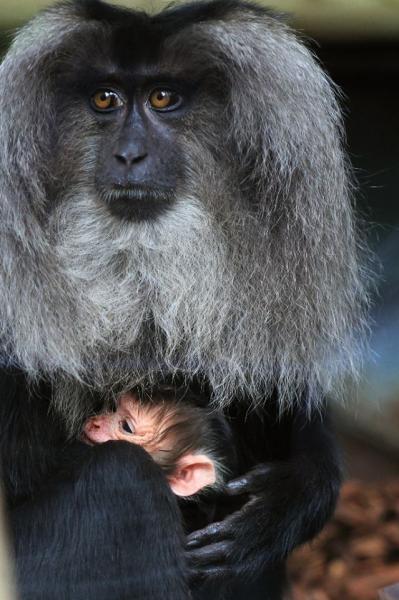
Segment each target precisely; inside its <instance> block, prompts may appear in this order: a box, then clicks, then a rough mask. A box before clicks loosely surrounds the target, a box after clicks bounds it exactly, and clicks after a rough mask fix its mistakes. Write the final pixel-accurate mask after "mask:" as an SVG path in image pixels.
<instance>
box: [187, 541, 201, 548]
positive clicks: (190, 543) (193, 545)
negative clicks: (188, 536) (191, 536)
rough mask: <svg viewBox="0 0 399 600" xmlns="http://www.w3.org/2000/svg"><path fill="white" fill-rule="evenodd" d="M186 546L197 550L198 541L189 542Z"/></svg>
mask: <svg viewBox="0 0 399 600" xmlns="http://www.w3.org/2000/svg"><path fill="white" fill-rule="evenodd" d="M186 546H187V548H195V547H196V546H198V542H197V540H188V542H186Z"/></svg>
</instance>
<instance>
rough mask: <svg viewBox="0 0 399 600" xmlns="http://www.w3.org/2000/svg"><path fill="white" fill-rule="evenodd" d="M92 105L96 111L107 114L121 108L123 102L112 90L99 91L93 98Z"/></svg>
mask: <svg viewBox="0 0 399 600" xmlns="http://www.w3.org/2000/svg"><path fill="white" fill-rule="evenodd" d="M91 104H92V106H93V108H94V110H97V111H104V112H107V111H111V110H115V109H116V108H120V107H121V106H122V105H123V101H122V99H121V98H120V97H119V96H118V94H117V93H116V92H113V91H112V90H98V91H97V92H96V93H95V94H93V96H92V97H91Z"/></svg>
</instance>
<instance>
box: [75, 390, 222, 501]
mask: <svg viewBox="0 0 399 600" xmlns="http://www.w3.org/2000/svg"><path fill="white" fill-rule="evenodd" d="M214 419H215V417H214V416H212V414H211V413H210V412H209V410H207V409H205V408H201V407H198V406H195V405H193V404H190V403H188V402H186V401H180V402H178V401H177V400H176V399H170V398H167V397H165V394H163V393H158V394H154V395H153V397H152V401H151V402H146V403H142V402H141V401H140V399H139V397H138V396H137V395H136V394H135V393H127V394H123V395H122V396H121V397H120V398H119V401H118V405H117V408H116V411H115V412H112V413H104V414H100V415H97V416H95V417H92V418H90V419H89V420H88V421H87V422H86V424H85V426H84V429H83V439H84V441H86V442H88V443H91V444H101V443H103V442H107V441H110V440H119V441H126V442H130V443H132V444H138V445H140V446H142V447H143V448H144V449H145V450H146V451H147V452H148V453H149V454H150V455H151V456H152V458H153V459H154V461H155V462H156V463H157V464H159V465H160V467H161V468H162V469H163V470H164V472H165V474H166V476H167V479H168V481H169V483H170V486H171V488H172V490H173V492H174V493H175V494H177V495H178V496H191V495H193V494H195V493H197V492H198V491H199V490H201V489H202V488H204V487H206V486H210V485H214V484H216V483H217V480H218V479H219V475H220V469H221V465H220V464H219V460H218V459H217V458H216V456H215V453H214V450H215V447H216V445H217V444H216V439H215V431H214V425H213V421H214Z"/></svg>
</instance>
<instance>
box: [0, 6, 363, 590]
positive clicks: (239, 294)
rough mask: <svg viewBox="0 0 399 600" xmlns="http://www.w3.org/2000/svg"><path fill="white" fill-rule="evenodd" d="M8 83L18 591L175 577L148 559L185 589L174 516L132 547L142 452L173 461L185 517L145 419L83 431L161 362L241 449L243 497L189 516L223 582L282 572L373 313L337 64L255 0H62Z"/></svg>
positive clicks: (37, 24)
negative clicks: (158, 7) (137, 431)
mask: <svg viewBox="0 0 399 600" xmlns="http://www.w3.org/2000/svg"><path fill="white" fill-rule="evenodd" d="M0 106H1V111H0V141H1V143H0V257H1V258H0V260H1V263H0V349H1V353H2V356H3V359H4V360H3V362H4V370H3V380H2V383H1V390H2V398H1V402H0V429H1V434H2V435H1V439H0V457H1V467H2V478H3V487H4V489H5V493H6V495H7V501H8V508H9V513H10V520H11V522H12V526H13V531H14V543H15V548H16V562H17V570H18V573H19V578H20V582H22V583H20V595H21V597H22V599H23V600H25V599H29V600H30V599H31V598H36V597H39V598H40V600H48V599H50V600H52V599H53V598H54V597H57V598H58V599H59V600H81V599H82V600H87V599H88V598H99V597H100V596H101V594H103V595H104V594H105V593H107V592H108V594H109V595H108V597H107V600H108V599H109V598H113V600H121V599H124V598H129V599H130V597H131V596H133V597H134V598H135V599H140V600H141V597H140V595H139V594H140V593H142V595H143V598H147V597H150V598H151V599H152V600H158V598H159V599H161V598H162V600H165V598H166V597H167V596H166V595H165V593H164V590H163V588H162V586H161V585H159V586H158V587H152V588H151V593H150V594H149V595H148V594H147V592H148V588H147V587H146V586H147V582H148V580H149V579H150V578H151V573H152V571H153V570H154V569H158V570H157V572H156V574H157V581H158V582H162V581H163V580H164V581H165V586H166V590H167V592H166V593H167V594H169V598H171V599H172V600H177V599H178V598H180V597H181V595H183V597H184V595H187V593H188V592H187V587H184V586H186V584H187V581H186V580H187V577H188V574H187V570H186V566H187V565H186V563H185V562H184V560H183V558H182V557H181V545H179V544H180V542H179V535H178V532H177V530H175V533H173V532H171V533H170V536H169V539H170V545H169V546H168V553H166V554H167V556H169V557H170V556H173V557H175V558H174V559H173V561H172V564H171V563H169V562H168V561H169V559H168V558H167V559H165V560H164V561H162V560H155V558H154V560H153V557H149V558H148V561H147V565H145V564H144V560H145V559H144V558H143V562H142V563H141V562H140V560H141V559H137V560H138V562H137V560H135V558H137V555H138V552H139V551H138V548H139V547H141V546H140V544H141V536H140V534H137V532H136V535H134V532H132V531H130V529H129V527H133V526H137V530H138V531H139V518H138V515H139V514H140V513H141V511H142V505H143V503H144V502H145V501H146V500H145V499H146V498H147V497H148V493H149V492H148V485H149V481H150V480H151V477H149V478H147V479H146V475H145V473H141V475H140V461H139V457H140V456H141V457H144V458H143V460H144V461H145V464H146V465H147V464H148V462H149V461H150V464H151V467H150V468H151V472H153V473H154V480H155V481H158V482H159V481H160V480H161V479H162V484H161V483H159V485H160V486H161V491H162V493H160V494H159V495H158V496H159V498H162V499H163V500H162V503H161V506H157V504H156V498H158V496H155V497H154V505H153V511H152V512H153V514H154V515H155V514H156V519H157V527H158V526H161V521H162V520H164V521H165V523H167V525H166V527H167V528H169V527H170V523H171V521H172V520H173V519H175V518H177V517H176V515H177V514H178V513H177V512H176V511H177V507H176V497H175V496H174V495H173V494H172V492H171V490H170V489H169V486H168V484H167V482H166V480H165V477H164V475H163V473H162V472H161V470H160V469H159V467H158V466H157V465H156V464H154V462H153V461H152V460H151V458H150V457H149V456H148V455H147V454H146V453H145V452H144V450H143V449H142V448H138V447H136V446H135V445H133V444H125V443H122V442H113V443H106V444H101V445H98V446H93V447H91V448H90V447H89V446H87V445H84V444H80V445H79V444H78V445H77V446H73V447H74V448H75V447H78V448H79V449H80V450H79V452H78V455H79V456H81V458H80V459H76V460H74V459H73V456H72V454H73V453H72V450H71V449H70V448H68V442H69V440H70V439H74V438H75V439H76V438H77V436H78V435H79V433H80V431H81V427H82V425H83V423H84V422H85V421H86V420H87V418H88V417H90V416H91V415H92V414H93V413H94V412H102V411H103V410H107V409H109V408H110V407H112V403H113V402H114V400H115V398H118V397H119V396H120V395H121V394H122V393H124V392H126V391H128V390H131V389H135V388H136V387H137V385H139V384H141V383H142V384H143V385H144V386H148V388H152V387H155V388H157V387H158V386H159V385H161V384H163V383H164V382H165V381H169V380H170V378H172V379H173V378H174V379H175V380H176V378H177V379H178V380H182V381H183V383H184V385H185V386H187V387H188V388H191V389H193V387H194V386H196V385H199V386H200V387H202V388H203V389H204V390H208V393H207V403H208V404H210V405H212V406H214V407H217V408H218V409H219V410H223V411H224V412H225V414H226V416H227V418H228V420H229V423H230V424H231V427H232V429H233V437H234V440H235V444H236V448H237V454H238V456H239V465H238V471H237V474H238V476H239V477H238V479H235V480H234V481H231V482H229V483H228V484H227V487H226V491H225V497H226V498H227V497H230V496H234V497H237V500H238V501H239V502H238V504H239V508H238V509H237V507H234V509H232V508H231V506H230V507H226V505H223V506H222V504H223V503H222V501H220V503H219V505H220V507H222V508H223V510H221V511H220V512H221V513H223V514H221V515H220V516H221V519H220V520H217V522H212V520H214V519H213V518H212V519H211V520H210V522H209V521H208V523H207V527H205V528H204V529H201V530H199V531H196V527H197V525H196V523H197V521H196V519H195V518H191V516H187V514H186V512H185V511H186V508H187V507H183V510H184V512H185V522H186V524H187V527H188V530H189V531H190V532H191V533H190V537H189V552H188V559H189V565H190V569H191V572H194V574H195V575H196V576H197V577H198V579H199V580H200V581H201V582H203V581H205V583H206V582H210V584H211V586H213V587H212V589H211V590H207V591H206V595H207V598H208V600H210V599H211V598H212V599H219V598H220V597H221V595H222V593H223V590H224V587H225V583H226V582H228V583H231V585H232V591H231V592H230V594H231V597H232V598H238V597H239V595H238V594H239V592H238V591H237V589H238V588H239V586H240V585H241V586H245V593H246V596H247V597H250V598H251V600H257V599H258V598H262V600H265V595H266V598H267V600H270V599H271V598H280V597H281V595H282V593H283V592H282V589H283V586H284V562H285V559H286V557H287V555H288V553H289V552H290V551H291V550H292V549H293V548H294V547H295V546H297V545H298V544H300V543H302V542H304V541H306V540H308V539H310V538H311V537H312V536H314V535H315V534H316V533H317V532H318V531H319V530H320V529H321V527H322V526H323V524H324V523H325V521H326V519H327V518H328V517H329V515H330V514H331V512H332V510H333V508H334V505H335V500H336V497H337V493H338V489H339V483H340V468H339V461H338V459H337V455H336V449H335V443H334V439H333V437H332V436H331V434H330V431H329V426H328V422H327V421H326V419H325V406H324V404H325V397H326V395H327V394H328V393H330V392H331V391H332V390H334V391H335V390H339V388H340V383H341V381H343V380H344V377H345V376H347V375H351V374H353V373H356V370H357V364H358V358H359V355H360V351H361V348H362V342H363V338H364V330H365V323H366V319H365V315H366V312H367V311H366V308H367V276H366V271H365V269H364V268H363V265H362V244H361V241H359V236H358V232H357V226H356V223H355V219H354V212H353V208H352V202H351V196H350V190H351V187H352V186H351V175H350V168H349V166H348V162H347V159H346V155H345V151H344V148H343V144H342V122H341V116H340V110H339V107H338V104H337V101H336V96H335V91H334V87H333V86H332V85H331V82H330V81H329V79H328V77H327V76H326V75H325V73H324V72H323V70H322V69H321V68H320V66H319V65H318V63H317V61H315V60H314V58H313V56H312V54H311V53H310V52H309V51H308V50H307V49H306V47H305V46H304V44H303V43H302V41H301V40H299V39H298V38H297V37H296V36H295V34H294V33H293V32H292V31H291V30H290V28H289V27H288V26H287V25H286V24H285V23H283V22H282V21H281V19H280V18H278V17H276V16H275V15H273V14H272V13H271V12H270V11H268V10H267V9H264V8H261V7H260V6H258V5H256V4H251V3H248V2H240V1H236V0H211V1H209V2H198V3H197V2H195V3H192V4H183V5H182V6H176V7H173V8H168V9H166V10H165V11H162V12H160V13H158V14H154V15H151V16H150V15H148V14H146V13H143V12H137V11H130V10H127V9H123V8H119V7H115V6H110V5H108V4H106V3H104V2H101V1H99V0H75V1H74V0H71V1H67V2H61V3H60V4H57V5H55V6H53V7H51V8H49V9H48V10H47V11H44V12H43V13H42V14H40V15H39V16H38V17H37V18H36V19H34V20H33V21H32V22H31V23H30V24H28V25H27V26H26V27H25V28H23V29H22V30H21V32H20V33H19V34H18V35H17V36H16V39H15V41H14V43H13V44H12V46H11V48H10V50H9V52H8V53H7V55H6V57H5V59H4V62H3V63H2V65H1V67H0ZM146 389H147V387H146ZM68 451H70V452H71V455H70V456H71V458H70V459H69V460H68V456H69V454H68ZM131 455H134V456H135V457H136V463H135V465H136V467H135V469H136V471H138V475H137V477H135V478H134V477H133V479H132V475H131V465H130V456H131ZM143 464H144V463H143ZM133 470H134V469H133ZM63 473H64V474H65V477H64V476H63ZM127 473H129V475H128V476H127ZM156 473H157V475H156ZM158 476H159V477H160V478H161V479H159V477H158ZM56 482H58V484H57V483H56ZM104 482H107V484H106V485H105V484H104ZM130 484H133V488H132V490H130V488H129V485H130ZM140 485H142V489H141V491H140ZM154 485H155V484H154ZM156 485H158V484H156ZM165 494H166V495H165ZM151 497H152V496H151ZM165 498H167V500H166V501H165V502H164V500H165ZM115 499H117V503H115ZM122 500H123V503H124V504H126V506H129V509H130V511H131V513H130V515H129V516H130V518H131V519H132V521H131V522H129V523H130V524H129V523H128V525H126V520H127V518H128V517H127V515H126V513H124V514H121V512H122V511H121V506H120V504H119V502H120V501H121V502H122ZM168 507H169V508H168ZM195 508H196V507H195ZM225 508H226V510H225ZM144 514H145V513H144ZM134 515H136V517H134ZM223 517H224V518H223ZM124 519H125V520H124ZM43 522H44V524H45V526H42V524H43ZM145 523H146V524H147V526H149V518H148V515H147V517H146V519H145ZM147 526H145V527H144V529H147ZM177 527H179V525H177ZM126 532H127V533H128V534H129V535H127V534H126ZM108 534H109V535H108ZM130 534H131V535H130ZM158 550H159V552H161V551H162V549H158ZM42 551H43V552H46V557H47V556H48V557H49V562H46V561H43V560H41V559H40V556H39V557H38V556H37V552H39V554H40V552H42ZM145 552H148V553H150V548H148V547H146V548H145ZM179 553H180V554H179ZM119 556H123V557H124V560H125V558H126V557H131V559H132V562H131V564H130V565H129V564H128V560H127V558H126V562H123V561H121V562H118V557H119ZM64 565H67V568H65V569H64ZM173 565H175V567H173ZM163 572H164V576H163ZM132 578H133V581H134V586H135V587H134V590H135V593H134V594H131V596H129V590H131V589H132V587H131V584H132ZM54 579H56V581H54ZM257 580H258V581H259V580H262V585H259V587H258V588H257V587H256V586H257V583H256V581H257ZM140 585H141V588H140ZM174 585H175V587H176V590H175V593H174V590H173V586H174ZM35 586H36V587H35ZM54 586H56V593H55V591H54ZM182 586H183V587H182ZM235 586H236V587H235ZM35 589H36V590H38V592H37V593H36V591H35ZM192 589H193V593H194V594H195V595H197V594H201V593H202V592H201V591H200V584H199V583H198V582H197V583H196V585H195V586H193V588H192ZM63 590H64V591H63ZM140 590H141V592H140ZM35 594H36V596H35ZM146 594H147V596H146ZM179 594H180V596H179ZM226 597H228V595H227V596H226Z"/></svg>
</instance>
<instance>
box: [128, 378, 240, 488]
mask: <svg viewBox="0 0 399 600" xmlns="http://www.w3.org/2000/svg"><path fill="white" fill-rule="evenodd" d="M134 394H135V395H136V396H138V397H139V398H140V395H139V394H137V392H136V391H135V392H134ZM139 401H140V399H139ZM196 401H197V398H196V397H193V396H192V394H191V393H184V392H181V391H180V390H177V389H176V388H173V386H164V387H161V388H157V389H156V390H154V391H152V393H151V396H150V400H149V399H148V396H146V398H145V404H144V403H143V404H142V406H143V409H144V407H148V405H149V402H150V405H151V409H152V410H154V412H155V414H156V421H157V423H159V426H158V427H157V430H156V432H155V436H154V438H153V440H151V445H154V446H156V447H157V448H158V449H157V450H156V451H154V452H151V456H152V457H153V459H154V460H155V462H156V463H157V464H158V465H159V466H160V467H161V468H162V470H163V471H164V472H165V474H166V475H171V474H173V473H174V471H175V470H176V468H177V466H178V462H179V460H180V459H181V458H182V457H183V456H185V455H187V454H191V453H192V454H206V455H207V456H208V457H209V458H211V459H212V461H213V463H214V466H215V471H216V482H215V485H216V486H217V485H218V484H220V483H222V481H223V480H224V478H225V475H226V473H227V472H228V467H227V465H226V462H227V461H226V460H224V459H225V458H226V457H227V455H228V454H229V450H230V445H231V444H230V435H227V432H229V429H228V426H227V423H226V419H225V417H224V416H223V415H222V414H221V413H220V411H215V410H211V409H209V408H208V407H205V406H198V405H197V404H196ZM221 422H223V432H224V435H222V436H221ZM221 437H222V438H223V439H221ZM166 441H170V442H171V443H170V444H169V447H168V448H167V449H161V448H160V446H163V447H164V448H165V442H166ZM213 487H214V486H213Z"/></svg>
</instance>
